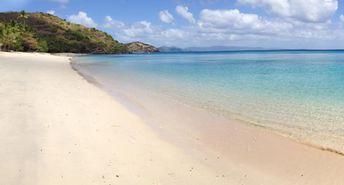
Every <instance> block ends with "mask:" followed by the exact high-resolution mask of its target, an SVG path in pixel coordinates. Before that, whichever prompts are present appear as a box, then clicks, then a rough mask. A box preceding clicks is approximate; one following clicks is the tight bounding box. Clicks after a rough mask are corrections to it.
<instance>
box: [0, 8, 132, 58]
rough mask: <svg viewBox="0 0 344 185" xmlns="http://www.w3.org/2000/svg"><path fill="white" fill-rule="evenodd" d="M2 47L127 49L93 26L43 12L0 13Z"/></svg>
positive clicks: (92, 50) (55, 50) (91, 50)
mask: <svg viewBox="0 0 344 185" xmlns="http://www.w3.org/2000/svg"><path fill="white" fill-rule="evenodd" d="M0 45H1V48H2V50H7V51H9V50H14V51H39V52H50V53H61V52H71V53H127V52H129V51H128V48H127V46H126V45H125V44H122V43H120V42H118V41H116V40H114V39H113V38H112V37H111V36H110V35H109V34H107V33H105V32H102V31H99V30H97V29H95V28H87V27H85V26H82V25H79V24H72V23H69V22H67V21H66V20H63V19H61V18H59V17H57V16H54V15H50V14H47V13H25V12H6V13H0Z"/></svg>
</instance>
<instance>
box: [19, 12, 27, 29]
mask: <svg viewBox="0 0 344 185" xmlns="http://www.w3.org/2000/svg"><path fill="white" fill-rule="evenodd" d="M28 18H29V15H28V14H27V13H26V12H25V11H24V10H22V11H21V12H20V14H19V19H22V20H23V24H24V26H26V21H25V20H26V19H28Z"/></svg>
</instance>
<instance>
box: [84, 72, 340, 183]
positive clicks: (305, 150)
mask: <svg viewBox="0 0 344 185" xmlns="http://www.w3.org/2000/svg"><path fill="white" fill-rule="evenodd" d="M79 72H80V71H79ZM80 73H83V72H80ZM83 74H87V73H83ZM87 76H88V75H87ZM93 78H94V77H93ZM95 80H96V81H97V79H95ZM102 80H104V79H101V80H100V81H102ZM103 82H104V81H103ZM121 85H123V84H120V85H117V86H114V87H113V89H116V90H118V89H121V88H120V87H119V86H121ZM100 88H102V89H103V90H105V91H107V92H108V93H109V94H110V95H112V97H114V98H115V99H116V101H119V102H121V103H122V104H124V105H126V107H127V108H129V110H134V113H136V114H139V115H140V117H143V116H144V115H143V114H142V113H140V111H142V110H137V109H140V107H141V108H142V107H143V108H142V109H145V110H147V109H148V110H149V109H151V108H152V107H147V103H148V102H154V101H155V99H158V101H159V102H162V101H164V102H168V103H167V104H170V103H171V102H169V101H170V100H168V99H170V98H169V97H167V98H164V97H162V96H157V94H158V93H156V94H154V95H152V97H153V98H152V97H150V99H148V100H145V101H139V100H140V99H142V98H143V99H145V98H147V97H143V96H142V97H141V96H139V97H138V98H135V97H136V96H138V94H140V95H141V94H142V93H141V92H139V90H138V89H137V88H132V89H130V88H126V89H121V91H122V92H117V94H116V93H113V92H111V89H106V88H105V89H104V85H102V86H101V87H100ZM127 92H135V93H133V94H128V93H127ZM121 93H122V94H121ZM119 94H121V95H120V96H121V97H119V96H118V95H119ZM130 95H131V96H130ZM123 98H124V100H123ZM130 98H134V99H130ZM121 99H122V100H121ZM128 102H129V103H128ZM130 102H131V103H130ZM128 104H130V105H128ZM131 104H134V105H131ZM165 104H166V103H165ZM175 104H176V105H173V106H170V107H168V108H166V107H164V106H163V104H156V105H153V107H154V106H155V108H156V107H158V109H164V110H169V114H170V115H173V116H170V117H168V116H167V117H166V115H164V116H165V117H163V119H158V120H155V122H157V123H156V124H155V125H154V123H153V124H152V123H149V125H150V126H151V127H152V128H154V130H155V131H156V132H157V133H160V136H161V137H162V138H163V139H166V140H167V141H169V142H171V143H174V144H175V145H177V146H179V147H180V146H182V145H183V144H184V146H183V148H184V150H185V151H186V152H190V148H192V147H194V145H195V144H196V145H197V144H199V143H198V142H199V138H198V139H197V140H198V141H196V142H193V141H189V142H190V143H188V144H185V141H186V140H188V139H190V138H188V137H189V136H187V137H181V138H179V139H178V138H177V135H176V133H177V134H181V133H184V132H187V133H189V134H190V135H192V134H194V133H192V132H190V130H192V129H194V130H197V131H201V132H202V131H203V132H204V135H205V136H206V139H204V140H203V141H202V142H203V143H202V144H203V145H202V146H201V148H199V149H200V150H202V147H204V148H210V149H214V148H212V147H209V146H212V145H219V143H216V142H207V140H209V139H211V138H215V139H214V140H217V141H219V140H221V138H219V137H218V138H216V137H214V135H216V134H218V133H219V132H220V133H221V130H222V129H225V130H227V131H228V130H229V132H227V133H226V132H224V133H222V135H221V134H220V135H221V136H222V137H225V135H226V134H228V133H233V131H232V132H231V131H230V130H236V131H238V132H239V133H240V134H241V136H243V138H244V140H245V142H244V143H240V142H239V143H240V144H242V145H247V146H248V147H249V148H251V150H253V151H254V150H258V151H259V152H260V153H263V152H264V153H266V152H267V151H268V153H277V154H278V156H277V158H278V159H279V160H276V161H273V162H271V161H270V163H274V169H269V171H270V173H271V172H273V171H280V174H279V175H282V174H283V173H287V171H285V169H288V168H290V167H291V166H292V165H286V166H283V165H282V166H279V163H278V162H279V161H280V160H283V159H284V158H290V157H293V159H292V161H294V162H295V164H294V165H297V163H298V162H300V161H302V162H301V163H312V162H316V160H315V158H317V157H319V158H323V157H324V156H326V157H325V158H327V157H329V158H332V157H334V158H337V159H338V160H340V161H341V162H340V163H341V166H340V167H341V168H342V167H343V166H342V165H343V164H342V163H343V160H344V158H343V155H340V154H338V153H336V152H332V151H330V150H322V149H321V148H319V147H316V146H312V145H310V144H305V143H304V142H300V141H297V140H296V139H293V138H291V137H288V136H285V135H283V134H281V133H280V132H278V131H274V130H272V129H268V128H264V127H262V126H259V125H253V124H251V123H247V122H243V121H240V120H234V119H231V120H228V118H226V117H223V116H220V117H221V118H220V121H219V124H220V126H219V127H220V129H217V130H216V132H215V134H214V133H212V134H213V136H211V135H209V133H207V131H204V130H207V129H212V128H211V127H212V126H211V125H210V124H208V125H207V123H203V125H201V126H199V127H196V128H194V127H192V128H187V127H185V126H184V125H188V124H191V125H192V124H194V123H195V122H202V121H203V120H202V119H205V120H207V121H208V122H209V123H211V122H213V124H217V123H214V122H215V121H214V120H217V119H218V118H217V117H219V115H216V114H211V116H212V120H211V119H209V117H211V116H209V117H206V116H202V115H205V114H207V115H209V112H207V111H205V110H200V109H201V108H195V107H191V108H190V109H189V110H188V109H184V108H182V111H186V112H187V111H188V113H189V114H184V115H180V112H182V111H180V112H178V111H172V110H176V109H179V108H180V107H186V106H185V105H184V104H182V103H180V102H178V100H175ZM132 106H139V108H138V107H136V108H135V107H134V108H133V107H132ZM196 109H198V110H196ZM197 111H199V112H198V113H196V114H195V112H197ZM149 113H150V114H152V115H153V117H154V116H155V115H161V114H163V113H164V112H163V111H161V112H149ZM188 115H193V117H198V116H200V117H201V119H194V120H192V121H189V122H187V121H185V120H183V119H180V120H178V121H179V122H180V123H182V124H181V125H182V126H180V125H179V126H180V127H181V128H182V129H180V128H179V130H178V129H177V131H176V132H175V133H174V134H171V135H172V137H171V136H167V137H166V135H169V134H170V132H171V130H173V129H175V127H178V126H175V125H172V126H170V127H168V126H167V128H164V129H165V130H163V129H161V127H166V126H165V125H164V126H161V125H163V124H167V125H168V124H169V123H166V122H169V121H166V122H164V120H174V119H177V118H176V117H181V118H187V117H188ZM215 117H216V118H215ZM144 120H146V122H152V120H150V121H149V118H148V119H147V117H146V118H144ZM153 122H154V120H153ZM203 122H206V121H203ZM175 123H177V121H175ZM228 123H230V124H231V126H228V125H226V124H228ZM204 124H206V125H207V126H205V125H204ZM204 127H206V129H205V128H204ZM238 127H239V128H238ZM178 131H181V132H179V133H178ZM244 132H249V134H247V133H244ZM181 135H182V134H181ZM251 135H253V136H252V137H251ZM176 138H177V139H176ZM245 138H246V139H245ZM267 138H268V139H267ZM227 139H228V138H227ZM229 139H230V138H229ZM235 139H236V140H238V141H239V140H240V139H241V138H240V137H235ZM191 140H192V139H191ZM232 140H233V138H232ZM256 140H262V141H261V143H260V145H261V146H258V147H257V146H253V145H252V142H254V143H256V142H257V141H256ZM263 141H268V142H269V143H273V145H271V146H269V145H268V146H266V145H267V144H266V143H264V142H263ZM204 142H205V145H204ZM221 144H223V143H220V145H221ZM232 144H233V145H238V142H234V143H232ZM233 145H232V146H229V145H226V147H227V148H230V147H232V148H233ZM281 145H282V146H283V145H286V146H285V148H284V147H282V146H281ZM226 147H220V148H216V149H215V152H219V151H221V150H222V151H221V152H222V153H221V154H222V155H227V154H229V153H230V152H228V151H226ZM276 147H277V148H279V149H278V150H276V149H274V148H276ZM234 148H235V147H234ZM262 148H263V149H262ZM271 148H272V149H271ZM236 149H238V150H236ZM236 149H235V150H234V152H238V151H239V153H240V152H241V154H243V156H246V158H241V159H238V158H237V160H238V161H241V162H244V163H245V160H248V159H249V157H253V156H252V154H248V155H247V154H245V151H243V150H242V148H240V147H239V148H238V147H236ZM279 150H280V151H279ZM294 150H295V151H298V152H299V153H298V155H294V154H289V153H290V152H292V151H294ZM231 152H233V151H231ZM250 153H252V152H250ZM193 155H197V154H196V152H193ZM268 156H269V155H268ZM232 157H233V156H232ZM235 157H238V156H235ZM254 157H256V158H257V157H258V158H260V157H262V158H263V159H264V158H265V159H264V160H262V161H264V162H266V163H269V157H272V156H269V157H267V158H266V156H262V155H257V156H254ZM273 158H276V157H273ZM311 158H313V159H312V160H314V161H312V162H311ZM201 160H202V159H201ZM229 160H231V159H230V158H229ZM260 160H261V159H260ZM253 162H257V161H253ZM262 163H263V162H261V163H260V164H258V165H257V164H256V165H257V166H258V167H259V166H260V167H262V166H264V164H262ZM320 163H322V162H320ZM325 163H326V162H325ZM218 165H221V164H218ZM249 165H250V164H249ZM312 166H313V167H314V168H321V166H322V165H319V164H316V165H310V166H309V168H312ZM315 166H316V167H315ZM306 168H308V167H306ZM289 170H290V169H289ZM304 170H306V169H304ZM308 170H310V169H308ZM306 171H307V170H306ZM318 175H319V174H318ZM322 175H323V174H322ZM293 176H295V174H293ZM325 176H326V175H325ZM302 177H303V176H302ZM314 182H316V181H314Z"/></svg>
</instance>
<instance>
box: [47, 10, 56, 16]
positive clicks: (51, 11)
mask: <svg viewBox="0 0 344 185" xmlns="http://www.w3.org/2000/svg"><path fill="white" fill-rule="evenodd" d="M47 13H48V14H51V15H54V14H55V11H54V10H48V11H47Z"/></svg>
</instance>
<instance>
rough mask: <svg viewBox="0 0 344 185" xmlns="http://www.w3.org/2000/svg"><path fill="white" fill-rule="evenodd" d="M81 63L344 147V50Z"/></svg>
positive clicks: (95, 58) (94, 71) (101, 58)
mask: <svg viewBox="0 0 344 185" xmlns="http://www.w3.org/2000/svg"><path fill="white" fill-rule="evenodd" d="M76 63H77V67H78V68H80V69H81V68H83V69H87V70H84V71H87V73H89V74H88V75H90V76H94V77H101V78H103V79H104V78H108V79H113V80H117V81H121V82H122V83H126V84H130V85H132V86H136V87H138V88H143V89H149V90H152V91H156V92H159V93H163V94H167V95H170V96H171V97H174V98H176V99H178V100H179V101H183V102H185V103H189V104H190V105H194V106H200V107H202V108H205V109H208V110H210V111H213V112H218V113H220V114H223V115H227V116H230V117H235V118H238V119H242V120H245V121H248V122H250V123H253V124H256V125H260V126H264V127H268V128H271V129H274V130H278V131H280V132H282V133H285V134H288V135H290V136H292V137H295V138H297V139H302V140H306V141H307V142H312V143H316V144H319V145H322V146H324V147H330V148H334V149H336V150H342V149H343V146H344V51H302V50H299V51H238V52H203V53H159V54H137V55H90V56H84V57H79V58H78V59H77V62H76ZM101 78H100V79H101ZM107 83H108V82H107ZM105 85H109V86H111V84H105Z"/></svg>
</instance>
